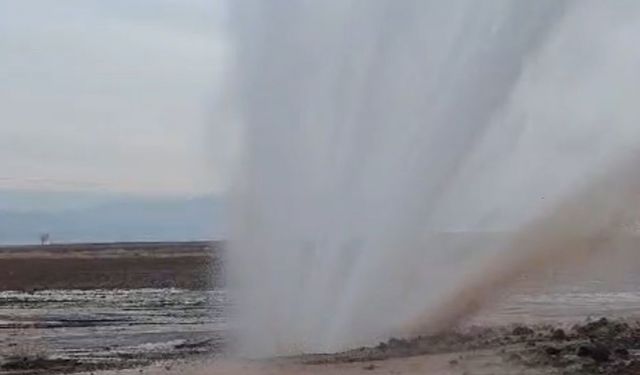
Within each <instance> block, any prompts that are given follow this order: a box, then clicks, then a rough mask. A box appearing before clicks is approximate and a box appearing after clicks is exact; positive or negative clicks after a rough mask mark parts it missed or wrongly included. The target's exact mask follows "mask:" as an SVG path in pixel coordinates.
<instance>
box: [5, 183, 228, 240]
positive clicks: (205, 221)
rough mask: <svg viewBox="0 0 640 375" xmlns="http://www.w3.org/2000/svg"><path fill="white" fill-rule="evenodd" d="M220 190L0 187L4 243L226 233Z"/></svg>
mask: <svg viewBox="0 0 640 375" xmlns="http://www.w3.org/2000/svg"><path fill="white" fill-rule="evenodd" d="M223 206H224V204H223V200H222V199H221V198H219V197H216V196H202V197H191V198H173V197H172V198H157V197H154V198H147V197H136V196H126V195H116V194H90V193H48V192H46V193H42V192H20V191H1V190H0V244H25V243H37V242H38V241H39V235H40V234H41V233H49V234H50V236H51V241H52V242H54V243H55V242H114V241H191V240H211V239H221V238H223V237H224V233H225V229H224V220H223V216H224V212H223V211H224V207H223Z"/></svg>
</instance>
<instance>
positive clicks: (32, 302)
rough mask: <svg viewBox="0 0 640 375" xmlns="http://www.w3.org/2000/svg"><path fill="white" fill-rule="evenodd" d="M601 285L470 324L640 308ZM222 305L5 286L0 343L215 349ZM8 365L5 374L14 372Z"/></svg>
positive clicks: (63, 348) (538, 298)
mask: <svg viewBox="0 0 640 375" xmlns="http://www.w3.org/2000/svg"><path fill="white" fill-rule="evenodd" d="M601 287H602V285H600V284H599V283H598V282H591V283H584V284H579V285H573V286H565V287H557V288H555V289H551V290H548V291H547V290H545V289H544V288H542V287H537V288H534V287H529V288H525V287H524V286H522V287H521V288H520V290H517V291H516V292H514V293H512V294H511V295H510V296H509V297H508V298H506V299H505V300H504V301H502V302H500V303H499V304H498V305H497V306H496V307H494V308H492V309H489V310H488V311H486V312H485V313H483V314H481V315H480V316H478V317H476V318H475V319H474V320H473V321H472V322H473V323H475V324H481V325H492V326H493V325H505V324H509V323H535V322H561V321H567V322H570V321H580V320H584V319H585V318H588V317H597V316H607V317H612V316H622V317H624V316H631V315H634V314H636V313H637V312H638V311H640V292H638V291H635V290H625V289H629V288H630V287H631V285H626V286H625V287H622V288H621V289H620V290H613V291H609V292H605V291H602V290H600V289H602V288H601ZM226 305H227V297H226V293H225V292H224V291H223V290H213V291H202V290H184V289H132V290H42V291H36V292H33V293H28V292H18V291H4V292H0V347H1V348H2V352H3V353H2V354H3V356H5V357H16V356H18V357H19V356H28V357H38V356H39V357H43V358H54V359H56V360H70V361H73V362H70V363H74V364H75V366H74V367H77V368H79V369H87V368H89V369H91V368H122V367H135V366H139V365H145V364H148V363H151V362H153V361H156V360H167V359H174V358H176V359H177V358H185V357H190V356H197V355H209V354H212V353H213V354H215V353H216V352H218V351H219V350H220V348H221V345H222V340H223V337H224V331H225V329H226V327H227V321H226V319H225V315H224V309H225V306H226ZM92 366H94V367H92ZM9 370H11V369H10V368H9V369H6V368H5V369H4V373H13V372H11V371H9ZM0 373H3V371H2V370H0Z"/></svg>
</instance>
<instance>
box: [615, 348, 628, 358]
mask: <svg viewBox="0 0 640 375" xmlns="http://www.w3.org/2000/svg"><path fill="white" fill-rule="evenodd" d="M613 352H614V353H615V355H616V356H618V357H619V358H622V359H624V360H627V359H629V357H630V356H629V351H628V350H627V349H625V348H617V349H616V350H614V351H613Z"/></svg>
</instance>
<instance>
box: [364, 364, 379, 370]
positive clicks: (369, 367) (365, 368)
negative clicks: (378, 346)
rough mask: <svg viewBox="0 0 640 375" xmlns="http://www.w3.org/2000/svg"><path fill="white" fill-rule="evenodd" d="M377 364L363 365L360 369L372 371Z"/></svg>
mask: <svg viewBox="0 0 640 375" xmlns="http://www.w3.org/2000/svg"><path fill="white" fill-rule="evenodd" d="M377 367H378V366H376V365H373V364H372V365H368V366H364V367H363V368H362V369H364V370H367V371H373V370H375V369H376V368H377Z"/></svg>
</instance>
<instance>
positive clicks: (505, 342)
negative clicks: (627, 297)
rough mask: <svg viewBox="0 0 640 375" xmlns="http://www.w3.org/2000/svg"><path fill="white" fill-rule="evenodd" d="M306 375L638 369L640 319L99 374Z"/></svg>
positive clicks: (632, 372)
mask: <svg viewBox="0 0 640 375" xmlns="http://www.w3.org/2000/svg"><path fill="white" fill-rule="evenodd" d="M135 373H142V374H150V375H151V374H153V375H160V374H186V375H190V374H193V375H196V374H197V375H204V374H213V373H215V374H217V375H232V374H233V375H258V374H260V375H263V374H273V375H275V374H279V375H293V374H296V375H299V374H310V375H311V374H318V375H334V374H398V375H400V374H404V375H413V374H430V375H438V374H439V375H515V374H522V375H578V374H580V375H590V374H611V375H637V374H640V323H639V322H638V321H627V320H609V319H607V318H601V319H597V320H591V321H586V322H583V323H580V324H575V325H573V326H570V327H565V326H557V325H534V326H525V325H520V326H513V327H498V328H477V327H472V328H467V329H464V330H461V331H459V332H453V333H449V334H445V335H440V336H432V337H418V338H414V339H410V340H404V339H391V340H389V341H387V342H384V343H380V344H379V345H377V346H375V347H368V348H359V349H355V350H351V351H348V352H344V353H338V354H323V355H304V356H298V357H289V358H278V359H272V360H269V361H238V360H233V361H232V360H224V359H218V360H213V361H210V362H207V361H204V362H203V360H202V358H200V359H199V362H198V361H192V360H188V359H187V360H186V361H185V360H184V359H183V360H181V361H177V362H176V361H172V362H166V361H165V362H160V363H157V364H155V365H153V366H150V367H145V368H141V369H134V370H129V371H123V372H115V371H107V372H99V373H97V374H104V375H112V374H122V375H125V374H135Z"/></svg>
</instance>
